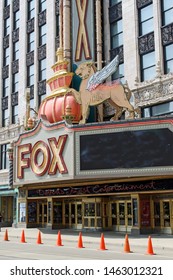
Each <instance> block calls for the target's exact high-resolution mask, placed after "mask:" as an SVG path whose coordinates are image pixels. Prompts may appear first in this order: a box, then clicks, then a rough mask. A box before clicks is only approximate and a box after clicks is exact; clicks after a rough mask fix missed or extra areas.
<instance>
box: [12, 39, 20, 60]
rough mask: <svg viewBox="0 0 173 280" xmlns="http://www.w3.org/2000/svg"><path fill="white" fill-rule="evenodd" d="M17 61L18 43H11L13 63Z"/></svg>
mask: <svg viewBox="0 0 173 280" xmlns="http://www.w3.org/2000/svg"><path fill="white" fill-rule="evenodd" d="M17 59H19V41H17V42H15V43H13V61H14V60H17Z"/></svg>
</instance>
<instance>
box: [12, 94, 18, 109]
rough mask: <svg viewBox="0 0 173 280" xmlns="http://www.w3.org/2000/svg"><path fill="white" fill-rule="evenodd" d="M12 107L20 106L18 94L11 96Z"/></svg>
mask: <svg viewBox="0 0 173 280" xmlns="http://www.w3.org/2000/svg"><path fill="white" fill-rule="evenodd" d="M11 105H12V106H16V105H18V92H13V93H12V94H11Z"/></svg>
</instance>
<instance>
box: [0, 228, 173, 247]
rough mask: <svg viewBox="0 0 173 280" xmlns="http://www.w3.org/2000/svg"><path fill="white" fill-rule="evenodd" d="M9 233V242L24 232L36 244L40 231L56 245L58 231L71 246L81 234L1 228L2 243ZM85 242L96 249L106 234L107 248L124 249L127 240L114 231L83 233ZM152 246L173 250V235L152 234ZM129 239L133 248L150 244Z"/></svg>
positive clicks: (141, 239) (137, 238) (145, 238)
mask: <svg viewBox="0 0 173 280" xmlns="http://www.w3.org/2000/svg"><path fill="white" fill-rule="evenodd" d="M6 230H7V232H8V237H9V240H11V241H13V240H16V239H18V240H20V238H21V233H22V230H24V232H25V237H26V240H27V242H35V240H37V237H38V233H39V230H40V232H41V237H42V240H43V243H44V244H46V243H47V244H49V245H50V244H55V243H56V240H57V234H58V231H60V233H61V238H62V241H63V243H64V244H65V243H71V245H74V244H75V243H76V244H77V242H78V237H79V232H80V231H77V230H72V229H60V230H51V229H44V228H41V229H38V228H31V229H28V228H27V229H26V228H12V227H9V228H1V231H0V242H1V241H3V240H4V235H5V231H6ZM81 232H82V237H83V242H84V244H87V246H90V247H95V246H97V247H98V246H99V244H100V237H101V233H103V234H104V240H105V243H106V246H107V247H112V246H117V247H122V248H123V246H124V240H125V235H126V234H125V233H116V232H112V231H103V232H97V231H93V232H91V231H81ZM150 236H151V239H152V244H153V247H154V250H158V249H159V250H164V249H166V250H167V249H168V250H169V249H170V250H173V236H172V235H159V234H151V235H150ZM128 239H129V243H130V247H131V248H134V247H135V248H136V247H144V248H147V244H148V235H140V236H132V235H131V234H128Z"/></svg>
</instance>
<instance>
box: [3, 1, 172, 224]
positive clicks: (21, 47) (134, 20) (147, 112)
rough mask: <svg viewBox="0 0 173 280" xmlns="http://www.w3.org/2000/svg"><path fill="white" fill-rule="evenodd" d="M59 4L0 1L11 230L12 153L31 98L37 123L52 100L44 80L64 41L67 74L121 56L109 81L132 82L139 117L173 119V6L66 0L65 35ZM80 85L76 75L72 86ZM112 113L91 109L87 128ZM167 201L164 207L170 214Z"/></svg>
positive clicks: (6, 215)
mask: <svg viewBox="0 0 173 280" xmlns="http://www.w3.org/2000/svg"><path fill="white" fill-rule="evenodd" d="M60 2H61V1H55V0H24V1H21V0H14V1H12V0H1V1H0V46H1V56H0V96H1V101H0V155H1V157H0V212H1V215H2V216H3V222H4V223H5V224H8V225H10V224H12V223H13V222H14V223H15V222H17V220H18V217H17V215H18V214H17V213H18V209H17V199H18V189H17V188H13V189H11V188H10V182H9V180H10V176H9V160H8V148H9V146H10V143H13V142H14V141H16V140H17V139H18V136H19V134H20V133H22V132H23V131H24V130H25V125H26V123H25V121H26V106H27V102H26V94H27V92H28V91H29V100H30V101H29V106H30V115H31V116H32V117H34V118H36V119H37V112H38V109H39V106H40V104H41V102H42V101H43V100H44V99H45V98H46V96H48V95H49V94H50V89H49V88H48V86H47V84H46V81H47V80H48V79H49V78H50V77H51V76H52V68H51V67H52V65H54V64H55V62H56V50H57V48H58V47H59V46H60V37H61V43H62V46H61V47H62V48H63V51H64V58H65V59H66V60H67V61H68V62H69V64H68V70H69V71H75V69H76V68H77V67H78V65H79V64H80V63H82V62H84V61H95V62H96V66H97V69H98V70H100V69H101V68H103V67H104V66H105V65H107V64H108V63H109V62H110V61H111V60H112V59H113V58H114V57H115V56H116V55H117V54H118V55H119V58H120V63H119V68H118V71H116V73H114V74H113V75H112V77H111V79H112V80H116V79H120V80H121V82H122V83H126V82H127V83H128V85H129V88H130V89H131V91H132V93H133V96H132V99H131V100H132V102H133V104H134V107H135V108H137V107H139V108H140V116H141V117H142V118H150V117H156V116H165V115H171V114H172V113H173V36H172V33H173V16H172V15H173V2H172V1H167V0H160V1H157V0H145V1H144V0H123V1H119V0H110V1H109V0H83V1H80V0H71V1H70V0H63V1H62V9H63V17H62V19H61V21H62V22H61V26H62V30H60V29H59V25H60V20H59V15H60V13H61V10H60V7H61V6H60ZM79 83H80V81H79V80H78V78H77V77H76V76H74V77H73V81H72V85H73V88H76V89H78V88H79ZM113 114H114V109H113V108H112V107H111V106H110V104H108V103H107V102H105V104H104V105H103V106H102V107H101V108H97V110H95V109H94V110H93V111H91V116H90V118H89V122H93V121H94V122H95V121H97V120H102V121H109V120H110V118H111V117H112V116H113ZM123 117H124V118H126V114H124V116H123ZM138 117H139V116H138ZM168 201H169V203H167V201H165V204H164V205H163V204H162V205H161V207H162V209H163V207H166V209H167V210H168V211H169V212H170V211H171V210H170V209H171V207H172V206H171V205H172V204H171V203H172V200H171V199H168ZM128 203H129V202H126V207H129V206H128ZM159 207H160V206H159Z"/></svg>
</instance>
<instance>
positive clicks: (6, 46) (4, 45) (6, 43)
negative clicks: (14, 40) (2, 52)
mask: <svg viewBox="0 0 173 280" xmlns="http://www.w3.org/2000/svg"><path fill="white" fill-rule="evenodd" d="M8 47H9V35H7V36H5V37H4V38H3V48H4V49H6V48H8Z"/></svg>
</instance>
